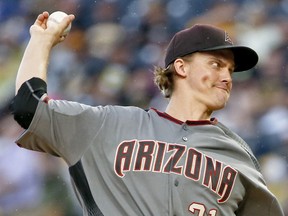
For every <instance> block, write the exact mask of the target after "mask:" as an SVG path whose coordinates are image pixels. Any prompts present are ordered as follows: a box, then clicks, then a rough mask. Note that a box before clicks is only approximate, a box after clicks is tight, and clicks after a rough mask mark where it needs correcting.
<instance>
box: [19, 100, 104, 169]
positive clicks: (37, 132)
mask: <svg viewBox="0 0 288 216" xmlns="http://www.w3.org/2000/svg"><path fill="white" fill-rule="evenodd" d="M106 110H107V107H102V106H98V107H91V106H87V105H83V104H80V103H77V102H69V101H64V100H49V101H48V103H44V102H39V104H38V106H37V110H36V113H35V115H34V118H33V120H32V122H31V124H30V126H29V128H28V129H27V130H26V131H25V132H24V133H23V134H22V135H21V136H20V137H19V138H18V139H17V140H16V143H17V144H18V145H19V146H21V147H24V148H27V149H30V150H34V151H41V152H46V153H49V154H52V155H55V156H59V157H62V158H63V159H64V160H65V161H66V162H67V163H68V164H70V165H72V164H74V163H76V162H77V161H78V160H79V159H80V158H81V156H82V155H83V153H84V152H85V151H86V150H87V148H88V147H89V145H91V144H92V142H93V139H94V137H95V136H96V135H97V132H98V131H99V129H100V128H101V125H102V123H103V122H104V120H105V118H106V113H107V112H106Z"/></svg>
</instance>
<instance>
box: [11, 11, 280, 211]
mask: <svg viewBox="0 0 288 216" xmlns="http://www.w3.org/2000/svg"><path fill="white" fill-rule="evenodd" d="M48 17H49V14H48V13H47V12H43V13H42V14H40V15H39V16H38V18H37V19H36V21H35V23H34V24H33V25H32V26H31V28H30V34H31V38H30V41H29V43H28V45H27V48H26V50H25V53H24V55H23V58H22V61H21V63H20V67H19V71H18V75H17V78H16V93H17V94H16V96H15V98H14V99H13V101H12V103H11V109H12V112H13V114H14V118H15V120H16V121H17V122H18V123H19V124H20V125H21V126H22V127H23V128H25V129H26V130H25V132H24V133H23V134H22V135H21V136H20V137H19V138H18V139H17V141H16V143H17V144H18V145H19V146H21V147H24V148H27V149H31V150H34V151H41V152H47V153H49V154H51V155H55V156H58V157H61V158H63V159H64V160H65V162H66V163H67V165H68V167H69V173H70V176H71V181H72V184H73V186H74V190H75V194H76V195H77V197H78V200H79V202H80V204H81V206H82V208H83V215H89V216H90V215H105V216H107V215H108V216H111V215H117V216H127V215H129V216H130V215H131V216H135V215H145V216H149V215H153V216H160V215H161V216H162V215H163V216H164V215H167V216H168V215H170V216H172V215H173V216H176V215H177V216H182V215H187V216H193V215H197V216H204V215H205V216H206V215H207V216H220V215H221V216H231V215H243V216H244V215H249V216H252V215H253V216H257V215H259V216H260V215H261V216H268V215H269V216H281V215H284V214H283V211H282V209H281V207H280V204H279V202H278V201H277V199H276V198H275V196H274V195H273V194H272V193H271V192H270V191H269V190H268V188H267V187H266V185H265V181H264V179H263V176H262V174H261V172H260V170H259V165H258V162H257V160H256V158H255V157H254V155H253V153H252V152H251V150H250V149H249V147H248V145H247V144H246V143H245V142H244V141H243V140H242V139H241V138H240V137H239V136H237V135H236V134H235V133H233V132H232V131H231V130H229V129H228V128H227V127H225V126H224V125H223V124H221V123H220V122H219V121H218V120H217V119H215V118H213V117H212V113H213V111H215V110H219V109H222V108H223V107H224V106H225V104H226V102H227V100H228V98H229V95H230V92H231V88H232V79H231V74H232V73H233V72H241V71H245V70H248V69H250V68H253V67H254V66H255V65H256V63H257V61H258V55H257V54H256V52H255V51H254V50H252V49H250V48H248V47H243V46H235V45H233V43H232V41H231V39H230V37H229V35H228V34H227V32H225V31H224V30H222V29H219V28H216V27H213V26H210V25H200V24H199V25H195V26H192V27H191V28H188V29H185V30H182V31H180V32H178V33H176V34H175V36H174V37H173V38H172V40H171V41H170V43H169V45H168V48H167V51H166V57H165V67H164V68H161V67H159V68H156V70H155V83H156V84H157V85H158V87H159V88H160V90H161V91H162V92H163V94H164V96H165V97H167V98H169V104H168V106H167V108H166V110H165V112H160V111H158V110H156V109H149V110H148V111H146V110H142V109H140V108H137V107H123V106H111V105H107V106H96V107H92V106H88V105H84V104H80V103H77V102H71V101H65V100H53V99H51V98H49V95H48V94H47V86H46V75H47V65H48V59H49V54H50V51H51V49H52V48H53V47H54V46H55V45H56V44H58V43H60V42H62V41H63V40H64V39H65V38H64V37H61V33H62V32H63V31H64V29H65V28H66V27H67V26H68V25H69V24H70V23H71V22H72V21H73V19H74V15H69V16H68V17H67V18H65V19H64V20H63V21H62V22H61V23H60V24H59V26H58V27H51V28H50V27H47V26H46V22H47V19H48Z"/></svg>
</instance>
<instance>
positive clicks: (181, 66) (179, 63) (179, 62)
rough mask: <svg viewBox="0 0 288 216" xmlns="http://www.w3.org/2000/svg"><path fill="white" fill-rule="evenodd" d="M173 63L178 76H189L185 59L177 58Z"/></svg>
mask: <svg viewBox="0 0 288 216" xmlns="http://www.w3.org/2000/svg"><path fill="white" fill-rule="evenodd" d="M173 64H174V68H175V71H176V74H177V75H178V76H180V77H183V78H184V77H186V76H187V70H186V68H185V65H186V63H185V62H184V60H183V59H181V58H177V59H176V60H175V61H174V63H173Z"/></svg>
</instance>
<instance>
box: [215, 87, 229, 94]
mask: <svg viewBox="0 0 288 216" xmlns="http://www.w3.org/2000/svg"><path fill="white" fill-rule="evenodd" d="M215 87H216V88H218V89H221V90H224V91H225V92H227V93H228V94H229V93H230V90H229V89H228V87H227V86H226V85H217V86H215Z"/></svg>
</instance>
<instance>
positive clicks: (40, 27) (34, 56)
mask: <svg viewBox="0 0 288 216" xmlns="http://www.w3.org/2000/svg"><path fill="white" fill-rule="evenodd" d="M48 17H49V13H48V12H47V11H44V12H43V13H41V14H39V15H38V17H37V19H36V21H35V23H34V24H33V25H32V26H31V27H30V35H31V38H30V41H29V43H28V45H27V47H26V50H25V52H24V55H23V57H22V61H21V63H20V66H19V69H18V74H17V77H16V89H15V90H16V94H17V92H18V90H19V88H20V87H21V85H22V84H23V83H24V82H25V81H27V80H29V79H31V78H32V77H36V78H40V79H42V80H44V81H46V80H47V79H46V77H47V68H48V61H49V55H50V52H51V49H52V47H54V46H55V45H56V44H58V43H61V42H62V41H64V40H65V37H66V36H63V31H64V30H65V29H66V28H67V27H68V26H69V24H71V22H72V21H73V19H74V15H73V14H71V15H67V17H65V18H64V19H63V20H62V21H61V22H60V23H57V24H55V25H50V27H48V26H47V20H48Z"/></svg>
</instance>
